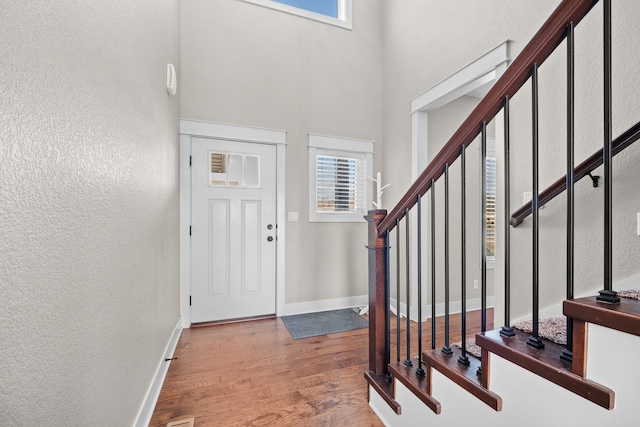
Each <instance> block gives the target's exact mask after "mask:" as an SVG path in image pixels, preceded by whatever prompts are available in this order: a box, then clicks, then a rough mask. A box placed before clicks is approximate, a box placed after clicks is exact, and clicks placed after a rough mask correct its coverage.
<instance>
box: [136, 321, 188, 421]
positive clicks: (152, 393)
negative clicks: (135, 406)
mask: <svg viewBox="0 0 640 427" xmlns="http://www.w3.org/2000/svg"><path fill="white" fill-rule="evenodd" d="M181 333H182V319H181V318H180V317H179V318H178V322H177V323H176V326H175V328H174V329H173V333H172V334H171V337H170V338H169V342H168V343H167V346H166V347H165V350H164V353H163V355H162V358H161V359H160V363H159V364H158V368H157V369H156V374H155V375H154V377H153V381H152V382H151V385H150V386H149V389H148V390H147V395H146V396H145V399H144V403H143V404H142V407H141V408H140V412H139V413H138V417H137V419H136V422H135V424H134V426H135V427H148V426H149V422H150V421H151V416H152V415H153V410H154V409H155V408H156V403H157V402H158V397H159V396H160V390H162V384H163V383H164V379H165V377H166V376H167V371H168V370H169V365H170V364H171V360H168V361H166V359H171V358H172V357H173V353H174V352H175V350H176V346H177V345H178V339H180V334H181Z"/></svg>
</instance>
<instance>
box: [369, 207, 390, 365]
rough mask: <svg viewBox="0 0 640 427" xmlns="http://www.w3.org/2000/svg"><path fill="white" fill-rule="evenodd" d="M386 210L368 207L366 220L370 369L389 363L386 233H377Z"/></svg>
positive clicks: (387, 248) (387, 237) (387, 245)
mask: <svg viewBox="0 0 640 427" xmlns="http://www.w3.org/2000/svg"><path fill="white" fill-rule="evenodd" d="M386 215H387V211H386V210H371V211H369V213H368V215H367V216H366V217H365V219H366V220H367V222H368V223H369V224H368V227H369V230H368V234H369V242H368V246H367V248H368V250H369V370H370V371H372V372H373V373H375V374H376V375H384V374H387V373H388V368H387V366H388V365H389V352H390V343H389V331H390V330H389V327H390V325H389V316H390V313H389V303H390V295H389V286H388V285H389V271H388V266H389V235H388V233H384V234H383V236H382V237H379V236H378V229H377V228H378V225H379V224H380V223H381V222H382V220H383V219H384V218H385V217H386Z"/></svg>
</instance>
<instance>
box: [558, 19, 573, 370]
mask: <svg viewBox="0 0 640 427" xmlns="http://www.w3.org/2000/svg"><path fill="white" fill-rule="evenodd" d="M574 40H575V39H574V24H573V22H570V23H569V26H568V27H567V179H566V187H567V299H568V300H572V299H573V290H574V275H573V272H574V265H575V263H574V259H575V258H574V242H575V238H574V236H575V226H574V224H575V223H574V220H575V213H574V212H575V211H574V206H575V204H574V199H575V197H574V192H573V185H574V183H575V177H574V172H573V169H574V164H575V150H574V147H575V145H574V142H575V96H574V94H575V80H574V76H575V60H574V59H575V55H574V53H575V43H574ZM560 358H561V359H562V360H566V361H567V362H571V361H572V360H573V319H572V318H570V317H568V318H567V346H566V348H565V349H564V350H562V354H561V355H560Z"/></svg>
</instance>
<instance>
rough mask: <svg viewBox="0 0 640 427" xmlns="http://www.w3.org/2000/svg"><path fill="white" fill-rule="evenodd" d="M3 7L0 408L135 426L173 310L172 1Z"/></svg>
mask: <svg viewBox="0 0 640 427" xmlns="http://www.w3.org/2000/svg"><path fill="white" fill-rule="evenodd" d="M0 10H1V11H2V12H1V13H0V57H1V58H2V60H0V93H1V96H0V141H1V145H0V158H1V163H0V200H1V203H0V259H1V263H0V295H2V297H1V298H0V319H2V320H1V321H0V343H1V344H0V348H2V351H1V353H2V357H1V358H0V413H1V414H2V415H3V420H4V422H5V423H9V424H12V425H23V426H36V425H52V426H53V425H68V424H71V425H83V426H125V425H132V424H133V422H134V421H135V418H136V415H137V412H138V410H139V409H140V406H141V405H142V403H143V402H142V401H143V398H144V397H145V393H146V391H147V388H148V387H149V385H150V383H151V381H152V379H153V375H154V373H155V370H156V368H157V366H158V363H159V361H160V358H161V357H162V355H163V352H164V348H165V346H166V345H167V342H168V340H169V338H170V336H171V332H172V330H173V327H174V326H175V324H176V321H177V319H178V257H179V254H178V230H177V227H178V187H177V164H178V162H177V146H178V144H177V134H178V130H177V129H178V127H177V126H178V122H177V119H178V116H179V115H178V107H179V100H178V97H174V98H170V97H169V96H168V95H167V92H166V90H165V87H164V86H165V72H166V63H167V62H173V63H174V64H175V65H176V66H177V65H178V61H179V52H178V49H179V32H178V25H179V4H178V1H177V0H163V1H156V0H142V1H136V2H128V1H120V0H117V1H113V2H106V3H104V2H91V3H86V2H77V1H68V0H63V1H55V2H52V1H48V2H38V5H37V6H36V5H34V4H33V3H32V2H23V1H17V0H15V1H14V0H2V2H1V3H0Z"/></svg>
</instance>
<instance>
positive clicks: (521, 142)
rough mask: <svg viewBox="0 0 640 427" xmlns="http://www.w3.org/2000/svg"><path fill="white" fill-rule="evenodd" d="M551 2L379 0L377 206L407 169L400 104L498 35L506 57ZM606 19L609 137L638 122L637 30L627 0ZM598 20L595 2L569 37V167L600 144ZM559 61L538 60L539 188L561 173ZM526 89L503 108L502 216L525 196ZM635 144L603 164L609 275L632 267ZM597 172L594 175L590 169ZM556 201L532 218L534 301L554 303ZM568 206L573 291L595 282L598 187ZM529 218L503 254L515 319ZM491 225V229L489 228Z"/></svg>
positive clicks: (400, 187) (560, 226)
mask: <svg viewBox="0 0 640 427" xmlns="http://www.w3.org/2000/svg"><path fill="white" fill-rule="evenodd" d="M559 3H560V2H559V1H558V0H546V1H539V2H535V4H534V3H532V2H527V1H524V0H517V1H510V2H504V1H498V0H492V1H485V2H466V1H462V0H454V1H450V2H439V1H435V0H428V1H423V0H410V1H403V2H385V3H384V8H383V34H384V36H383V45H384V50H383V55H384V60H383V70H384V71H383V74H384V89H383V120H384V121H383V140H384V141H385V142H386V143H385V144H384V146H383V150H384V151H383V154H384V159H385V162H384V165H383V173H384V175H385V176H386V177H387V178H388V179H389V181H391V182H393V183H394V185H393V187H390V188H389V191H388V193H387V195H388V198H387V201H388V202H394V203H395V202H396V201H397V200H399V199H400V198H401V197H402V195H403V192H404V191H405V190H406V189H407V188H408V186H409V185H410V183H411V176H410V168H409V167H408V165H410V164H411V118H410V114H409V101H410V100H411V99H412V98H413V97H415V96H416V95H418V94H419V93H421V92H422V91H424V90H425V89H427V88H429V87H431V86H433V85H434V84H436V83H437V82H439V81H440V80H442V79H443V78H445V77H446V76H448V75H450V74H451V73H453V72H454V71H456V70H458V69H459V68H461V67H462V66H464V65H466V64H467V63H468V62H470V61H471V60H473V59H475V58H476V57H478V56H479V55H481V54H483V53H485V52H486V51H488V50H489V49H491V48H492V47H494V46H496V45H497V44H499V43H500V42H502V41H504V40H505V39H509V40H510V45H509V46H510V57H511V58H515V56H516V55H517V54H518V52H520V51H521V50H522V48H523V47H524V46H525V44H526V43H527V42H528V41H529V40H530V38H531V37H532V36H533V34H534V33H535V31H537V29H538V28H539V27H540V26H541V25H542V23H543V22H544V20H545V19H546V18H547V17H548V16H549V15H550V14H551V12H552V11H553V9H554V8H555V7H556V6H557V5H558V4H559ZM613 15H614V43H615V45H614V64H615V66H614V99H615V100H616V101H615V106H614V130H613V134H614V136H616V135H618V134H620V133H621V132H622V131H623V130H625V129H626V128H628V127H629V126H630V125H631V124H633V123H635V122H636V121H637V120H638V118H639V117H640V104H638V103H637V102H636V101H635V100H636V99H638V91H640V85H638V84H637V78H636V77H634V72H633V71H632V70H637V68H638V63H639V61H640V54H638V50H637V46H638V42H639V41H640V40H639V38H640V34H639V33H638V31H636V30H634V26H633V21H634V19H636V20H637V18H638V11H637V7H636V6H634V2H632V1H621V2H616V3H615V4H614V11H613ZM601 16H602V14H601V6H596V8H595V10H594V11H593V12H592V13H591V16H589V17H588V18H587V19H586V20H585V21H583V23H581V24H580V26H579V27H578V32H577V34H578V42H577V43H578V45H577V52H578V53H577V54H578V55H579V56H578V59H577V67H578V72H577V74H578V83H577V93H578V98H577V105H578V122H579V124H580V125H581V127H580V130H579V131H578V134H577V139H576V140H577V141H578V143H579V144H580V146H579V147H578V148H577V149H576V158H577V159H578V162H579V161H581V160H582V159H584V158H586V157H587V156H588V155H590V154H591V153H593V152H594V151H595V150H596V149H597V146H598V144H601V141H602V136H601V135H602V130H601V129H602V118H601V117H602V113H601V111H600V109H599V107H597V105H598V104H599V103H601V99H602V84H601V83H600V81H601V74H602V71H601V68H602V65H601V59H600V57H599V56H598V55H599V52H600V50H599V49H600V46H601V45H602V42H601V29H600V27H601ZM479 17H480V18H479ZM564 58H565V51H564V48H561V49H560V51H559V53H558V55H557V58H553V59H550V60H549V61H548V62H547V63H545V64H544V65H543V67H542V68H541V80H540V81H541V87H542V92H541V102H545V103H546V106H545V107H544V108H543V109H542V110H541V125H540V126H541V140H542V151H541V154H540V163H541V174H542V178H541V182H540V188H541V189H543V188H546V186H547V185H549V184H550V183H552V182H553V181H555V180H556V179H558V178H560V177H561V176H562V175H563V170H564V169H563V168H565V162H566V160H565V158H566V157H565V156H566V154H565V153H566V149H565V148H564V145H563V144H564V143H563V141H564V140H565V138H566V136H565V135H566V131H565V130H564V129H566V128H565V122H564V117H565V115H566V113H565V109H564V108H565V107H564V105H565V100H564V93H565V88H564V77H560V78H559V77H557V76H558V75H560V76H562V75H563V74H554V72H559V73H562V72H563V71H562V70H564V61H565V59H564ZM552 69H555V71H552ZM547 70H549V71H547ZM589 73H594V74H595V76H596V77H595V78H596V79H598V80H596V81H595V82H594V81H593V80H592V79H589V78H587V74H589ZM599 76H600V77H599ZM529 92H530V88H529V87H528V86H527V87H525V88H524V89H523V92H522V93H521V94H518V95H517V97H516V98H514V102H513V103H512V117H513V119H514V120H513V122H512V133H513V135H512V140H513V142H512V147H514V148H513V151H512V158H515V162H514V164H513V165H512V168H513V170H514V171H517V172H518V175H517V176H516V177H515V178H514V182H513V183H512V201H513V203H512V211H513V210H515V209H517V208H519V207H520V202H521V201H522V196H523V192H524V191H531V182H530V181H531V179H530V175H529V172H530V170H531V166H530V163H531V160H530V151H531V149H530V141H531V136H530V133H531V130H530V129H531V125H530V111H531V106H530V104H531V102H530V96H529ZM453 108H455V109H456V110H457V111H458V112H464V111H467V109H466V108H465V107H464V106H458V107H455V106H454V107H453ZM456 114H458V113H456ZM435 123H437V124H436V125H437V126H439V128H440V129H444V127H443V126H442V125H441V122H440V121H437V122H435ZM598 123H600V125H598ZM433 125H434V120H433V118H432V117H430V120H429V126H430V129H429V132H430V138H431V137H432V133H433V131H432V129H431V126H433ZM433 148H435V147H432V146H431V142H430V146H429V151H430V152H429V157H430V158H432V157H433V155H435V152H432V151H431V150H432V149H433ZM471 148H473V146H472V147H471ZM638 150H640V148H638V147H632V148H630V149H628V151H627V152H626V153H623V154H622V155H620V156H618V157H617V158H616V160H615V165H614V170H615V178H614V179H615V182H614V185H615V186H616V187H615V193H614V203H615V210H614V215H615V218H614V223H615V227H614V242H615V243H614V246H615V256H614V271H615V277H614V280H615V281H619V280H622V279H624V278H626V277H629V276H633V275H635V274H638V273H639V272H640V268H638V263H637V261H636V260H637V259H638V256H639V255H640V239H639V238H638V237H637V236H635V231H634V230H635V213H636V212H637V211H638V206H639V205H640V196H639V195H638V192H637V191H635V190H633V185H634V183H637V182H639V180H640V176H638V175H639V174H640V172H638V168H634V167H633V164H634V162H637V160H638V156H639V155H640V154H638ZM597 172H598V173H599V174H600V175H602V171H600V170H599V171H597ZM456 175H457V174H456ZM564 200H565V199H564V197H560V198H558V199H557V200H556V201H555V202H553V203H552V204H550V205H549V206H548V207H547V208H546V209H545V210H543V211H542V213H541V225H542V227H543V231H542V234H541V242H542V243H541V255H542V262H543V264H544V267H543V268H542V271H541V283H543V285H542V286H543V288H542V296H541V303H540V304H541V307H545V306H549V305H552V304H556V303H558V302H560V301H561V300H562V299H563V294H564V274H565V267H564V263H563V261H562V260H563V257H564V247H565V246H564V242H565V234H564V219H565V217H566V213H565V209H564ZM576 206H577V209H578V221H577V232H578V233H579V237H578V238H577V242H576V244H577V253H576V257H577V261H576V266H577V270H578V273H577V277H576V285H577V286H578V290H577V291H576V292H577V293H584V292H588V291H589V290H593V289H597V288H599V287H601V286H602V280H601V279H600V278H601V277H602V232H601V231H599V230H601V228H602V226H601V213H600V212H601V210H602V188H599V189H593V188H591V185H590V181H584V182H580V183H579V184H578V185H577V199H576ZM594 210H595V212H596V213H594ZM458 215H459V214H458ZM452 223H455V222H452ZM529 223H530V221H527V222H525V224H523V225H522V226H520V227H519V228H517V229H515V230H514V231H513V232H512V243H513V248H512V251H513V253H514V254H517V256H516V257H515V260H514V265H513V270H512V282H513V283H514V286H515V287H516V288H515V289H514V295H513V298H514V300H515V301H514V305H513V317H518V316H524V315H526V313H527V312H528V311H530V306H531V297H530V294H531V289H530V283H531V242H530V238H529V236H530V234H531V230H530V224H529ZM500 227H501V225H500V224H498V230H500ZM476 231H477V230H476ZM496 274H498V272H496ZM469 279H470V280H471V279H472V277H470V278H469ZM497 280H499V281H500V283H501V280H502V279H501V278H500V277H498V276H497ZM501 295H502V293H501V292H498V290H497V292H496V297H500V298H501ZM500 316H501V315H500Z"/></svg>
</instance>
